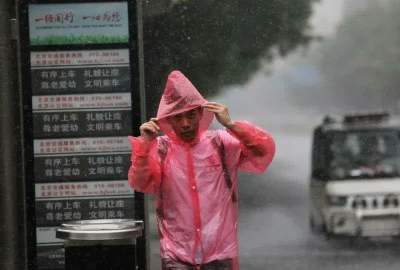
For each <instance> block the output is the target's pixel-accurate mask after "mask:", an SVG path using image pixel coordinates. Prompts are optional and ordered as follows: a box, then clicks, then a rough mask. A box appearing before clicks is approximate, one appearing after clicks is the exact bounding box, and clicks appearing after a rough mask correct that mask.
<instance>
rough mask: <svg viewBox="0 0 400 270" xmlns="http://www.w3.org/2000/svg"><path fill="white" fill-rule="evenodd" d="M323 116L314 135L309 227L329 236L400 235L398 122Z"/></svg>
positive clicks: (369, 116) (366, 116)
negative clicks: (336, 118) (338, 118)
mask: <svg viewBox="0 0 400 270" xmlns="http://www.w3.org/2000/svg"><path fill="white" fill-rule="evenodd" d="M398 120H399V119H398V118H397V119H394V118H393V117H391V116H390V115H389V114H388V113H376V114H354V115H346V116H344V117H343V118H342V119H340V120H335V119H334V118H332V117H329V116H328V117H326V118H325V119H324V121H323V123H322V124H321V125H319V126H318V127H317V128H316V129H315V131H314V137H313V146H312V166H311V171H312V172H311V181H310V187H309V188H310V190H309V192H310V226H311V229H312V231H314V232H323V233H326V234H329V235H351V236H365V237H375V236H395V235H399V234H400V205H399V204H400V122H399V121H398Z"/></svg>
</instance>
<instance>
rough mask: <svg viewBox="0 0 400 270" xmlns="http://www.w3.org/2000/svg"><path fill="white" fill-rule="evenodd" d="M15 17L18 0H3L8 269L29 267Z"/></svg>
mask: <svg viewBox="0 0 400 270" xmlns="http://www.w3.org/2000/svg"><path fill="white" fill-rule="evenodd" d="M15 18H16V10H15V2H14V1H13V0H2V1H0V215H1V219H0V220H1V221H0V251H1V252H0V269H7V270H22V269H26V267H27V265H26V241H25V235H26V234H25V225H24V224H25V222H24V215H25V207H24V185H23V181H22V179H23V178H22V173H21V172H22V171H23V168H22V165H21V160H22V157H21V136H20V129H21V126H20V122H19V116H20V113H19V108H20V103H19V99H20V97H19V90H18V67H17V41H16V31H15ZM13 29H14V31H13Z"/></svg>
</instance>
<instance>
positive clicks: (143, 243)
mask: <svg viewBox="0 0 400 270" xmlns="http://www.w3.org/2000/svg"><path fill="white" fill-rule="evenodd" d="M136 16H137V21H136V23H137V31H138V36H137V47H138V54H139V57H138V59H139V65H138V66H139V92H140V113H141V114H140V119H141V122H142V123H143V122H145V121H146V119H147V111H146V90H145V74H144V52H143V3H142V0H137V2H136ZM136 196H137V195H136ZM142 196H143V211H144V213H143V221H144V224H145V226H144V229H143V238H142V239H139V240H138V241H137V247H138V249H137V256H138V258H137V263H138V268H139V269H143V270H148V269H150V268H149V266H150V246H149V242H150V238H149V216H148V213H149V210H148V209H149V206H148V205H149V198H148V197H147V196H146V195H142ZM138 209H139V208H136V210H138ZM141 248H142V249H141Z"/></svg>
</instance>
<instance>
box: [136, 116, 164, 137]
mask: <svg viewBox="0 0 400 270" xmlns="http://www.w3.org/2000/svg"><path fill="white" fill-rule="evenodd" d="M139 130H140V135H141V136H142V137H143V138H145V139H146V140H148V141H152V140H154V139H155V138H156V137H157V136H158V133H159V132H160V127H159V126H158V125H157V118H151V119H150V121H148V122H146V123H143V124H142V125H141V126H140V128H139Z"/></svg>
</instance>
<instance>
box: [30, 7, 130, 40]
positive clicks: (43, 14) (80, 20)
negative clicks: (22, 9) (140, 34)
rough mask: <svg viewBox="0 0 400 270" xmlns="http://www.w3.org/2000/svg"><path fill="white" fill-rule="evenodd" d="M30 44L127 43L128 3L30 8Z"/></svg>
mask: <svg viewBox="0 0 400 270" xmlns="http://www.w3.org/2000/svg"><path fill="white" fill-rule="evenodd" d="M29 26H30V28H29V36H30V44H31V45H33V46H35V45H59V44H60V45H62V44H109V43H127V42H128V41H129V20H128V4H127V2H103V3H60V4H31V5H29Z"/></svg>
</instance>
